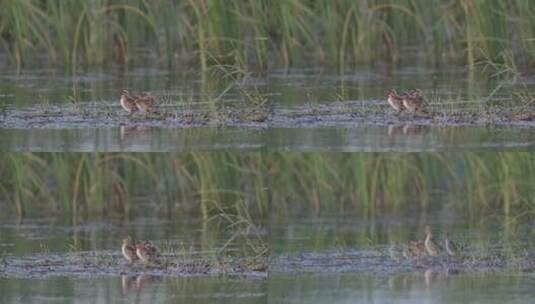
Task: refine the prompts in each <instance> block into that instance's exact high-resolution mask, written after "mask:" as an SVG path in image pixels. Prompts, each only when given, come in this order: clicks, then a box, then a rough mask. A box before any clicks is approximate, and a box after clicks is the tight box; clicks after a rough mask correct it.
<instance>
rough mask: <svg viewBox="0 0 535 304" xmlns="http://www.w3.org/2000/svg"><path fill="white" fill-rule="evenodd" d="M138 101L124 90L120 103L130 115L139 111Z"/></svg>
mask: <svg viewBox="0 0 535 304" xmlns="http://www.w3.org/2000/svg"><path fill="white" fill-rule="evenodd" d="M136 99H137V97H132V96H130V95H129V94H128V91H127V90H122V91H121V98H120V99H119V102H120V103H121V107H123V109H125V110H126V112H128V114H132V113H135V112H137V111H138V110H139V109H138V107H137V105H136Z"/></svg>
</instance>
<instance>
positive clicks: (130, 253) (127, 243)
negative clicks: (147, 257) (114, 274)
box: [121, 237, 138, 264]
mask: <svg viewBox="0 0 535 304" xmlns="http://www.w3.org/2000/svg"><path fill="white" fill-rule="evenodd" d="M121 251H122V253H123V256H124V258H125V259H126V260H127V261H128V262H129V263H130V264H132V263H133V262H135V261H137V259H138V257H137V254H136V244H135V242H134V241H132V239H131V238H130V237H128V238H126V239H123V245H122V246H121Z"/></svg>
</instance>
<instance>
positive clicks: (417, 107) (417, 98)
mask: <svg viewBox="0 0 535 304" xmlns="http://www.w3.org/2000/svg"><path fill="white" fill-rule="evenodd" d="M402 98H403V106H404V107H405V108H406V109H407V110H408V111H409V112H411V113H413V114H416V113H421V112H424V111H423V103H424V94H423V92H422V90H420V89H414V90H412V91H410V92H408V93H407V94H404V95H403V96H402Z"/></svg>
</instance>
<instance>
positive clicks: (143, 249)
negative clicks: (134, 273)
mask: <svg viewBox="0 0 535 304" xmlns="http://www.w3.org/2000/svg"><path fill="white" fill-rule="evenodd" d="M136 254H137V257H138V258H139V259H140V260H141V261H142V262H143V263H144V264H148V263H153V262H155V263H157V262H158V261H157V259H158V249H156V247H155V246H154V245H153V244H152V243H151V242H150V241H144V242H142V243H139V244H137V245H136Z"/></svg>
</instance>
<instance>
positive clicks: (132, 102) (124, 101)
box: [119, 90, 156, 114]
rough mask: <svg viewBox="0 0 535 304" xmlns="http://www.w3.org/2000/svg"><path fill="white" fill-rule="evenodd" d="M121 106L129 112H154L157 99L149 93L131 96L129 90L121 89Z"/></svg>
mask: <svg viewBox="0 0 535 304" xmlns="http://www.w3.org/2000/svg"><path fill="white" fill-rule="evenodd" d="M119 102H120V103H121V107H123V109H125V110H126V112H128V113H129V114H133V113H135V112H138V111H139V112H142V113H145V114H146V113H153V112H154V106H155V104H156V101H155V99H154V97H152V96H150V95H149V94H148V93H143V94H142V95H141V96H130V94H129V93H128V91H127V90H122V91H121V98H120V99H119Z"/></svg>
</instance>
